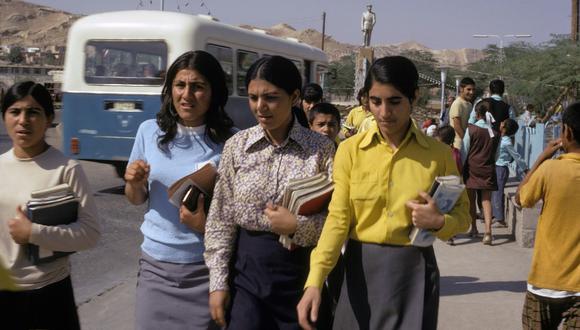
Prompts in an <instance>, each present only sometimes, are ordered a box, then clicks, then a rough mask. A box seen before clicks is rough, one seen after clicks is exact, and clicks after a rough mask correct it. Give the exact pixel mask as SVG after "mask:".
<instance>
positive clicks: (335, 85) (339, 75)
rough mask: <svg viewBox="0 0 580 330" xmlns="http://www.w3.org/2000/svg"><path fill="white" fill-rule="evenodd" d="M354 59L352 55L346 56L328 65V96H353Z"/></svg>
mask: <svg viewBox="0 0 580 330" xmlns="http://www.w3.org/2000/svg"><path fill="white" fill-rule="evenodd" d="M354 59H355V57H354V55H347V56H343V57H341V58H340V60H338V61H334V62H331V63H330V64H329V65H328V74H327V80H326V82H327V84H326V89H327V93H328V94H331V95H336V96H341V97H348V96H351V95H353V88H354V69H355V62H354V61H355V60H354Z"/></svg>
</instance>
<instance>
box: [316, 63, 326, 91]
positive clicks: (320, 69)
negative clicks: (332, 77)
mask: <svg viewBox="0 0 580 330" xmlns="http://www.w3.org/2000/svg"><path fill="white" fill-rule="evenodd" d="M327 71H328V69H327V68H326V67H325V66H324V65H320V64H318V65H316V77H315V79H316V83H317V84H319V85H320V86H322V88H324V85H325V83H326V81H325V78H326V72H327Z"/></svg>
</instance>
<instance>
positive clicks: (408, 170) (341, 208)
mask: <svg viewBox="0 0 580 330" xmlns="http://www.w3.org/2000/svg"><path fill="white" fill-rule="evenodd" d="M418 78H419V77H418V73H417V69H416V68H415V65H414V64H413V63H412V62H411V61H410V60H409V59H407V58H405V57H401V56H387V57H383V58H380V59H378V60H377V61H375V62H374V63H373V65H372V66H371V68H370V69H369V72H368V74H367V77H366V80H365V84H364V88H363V94H364V99H365V101H366V102H368V107H369V109H370V111H371V112H372V114H373V116H374V118H375V122H374V123H373V125H372V126H371V127H370V128H369V130H368V131H366V132H364V133H359V134H357V135H355V136H353V137H350V138H348V139H347V140H345V141H343V142H342V143H341V144H340V145H339V147H338V151H337V152H336V157H335V163H334V171H333V178H334V183H335V188H334V193H333V195H332V200H331V201H330V205H329V207H328V212H329V214H328V218H327V219H326V222H325V224H324V228H323V230H322V234H321V236H320V240H319V241H318V245H317V246H316V248H315V249H314V251H313V252H312V255H311V262H310V273H309V276H308V280H307V281H306V285H305V287H306V289H305V291H304V295H303V297H302V300H301V301H300V303H299V305H298V313H299V317H300V325H301V326H302V327H303V328H305V329H312V322H314V321H316V319H317V318H318V306H319V305H320V299H321V298H320V297H321V288H322V285H323V283H324V280H325V278H326V277H327V275H328V274H329V272H330V271H331V270H332V268H333V267H334V265H335V263H336V261H337V259H338V256H339V254H340V252H341V248H342V246H343V244H344V243H345V241H348V242H347V245H346V251H345V253H344V257H343V261H344V266H345V277H344V281H343V284H342V290H341V292H340V298H339V301H338V305H337V307H336V311H335V318H334V326H333V329H349V330H351V329H417V330H418V329H436V328H437V313H438V310H437V309H438V304H439V271H438V269H437V262H436V260H435V254H434V251H433V247H416V246H412V245H411V244H410V239H409V232H410V230H411V228H412V226H415V227H418V228H422V229H426V230H432V231H433V234H434V235H436V236H437V237H439V238H441V239H443V240H446V239H448V238H450V237H452V236H453V235H455V234H457V233H459V232H462V231H465V230H467V228H468V226H469V221H468V217H467V212H468V201H467V195H466V194H465V193H463V194H462V196H461V197H460V199H459V201H458V202H457V203H456V205H455V207H454V208H453V210H452V211H451V212H449V214H441V212H439V210H438V209H437V206H436V205H435V203H434V201H433V199H432V198H431V197H430V196H429V195H428V194H427V193H425V191H428V190H429V188H430V186H431V184H432V183H433V181H434V179H435V178H436V177H437V176H444V175H458V174H459V173H458V171H457V166H456V165H455V162H454V160H453V158H452V157H451V153H450V152H449V149H448V147H447V146H446V145H444V144H443V143H440V142H438V141H436V140H435V139H432V138H430V137H427V136H425V135H424V134H423V133H422V132H421V130H420V129H419V128H418V127H417V126H416V125H415V123H414V122H413V120H412V119H411V112H412V110H413V105H414V103H415V101H416V100H417V96H418V91H419V88H418ZM418 192H419V193H418Z"/></svg>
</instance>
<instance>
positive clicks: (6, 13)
mask: <svg viewBox="0 0 580 330" xmlns="http://www.w3.org/2000/svg"><path fill="white" fill-rule="evenodd" d="M80 17H81V16H79V15H73V14H70V13H67V12H63V11H59V10H56V9H53V8H49V7H44V6H38V5H34V4H30V3H27V2H24V1H18V0H0V45H5V46H10V45H18V46H23V47H47V46H65V44H66V36H67V32H68V29H69V27H70V26H71V24H72V23H73V22H74V21H75V20H77V19H78V18H80ZM241 27H243V28H249V29H251V28H254V27H253V26H249V25H243V26H241ZM261 29H263V30H266V31H267V32H268V33H269V34H272V35H275V36H279V37H292V38H297V39H298V40H300V41H301V42H304V43H306V44H309V45H313V46H315V47H320V43H321V40H322V34H321V33H320V32H318V31H316V30H314V29H306V30H302V31H298V30H296V29H295V28H293V27H292V26H290V25H288V24H277V25H274V26H272V27H270V28H261ZM359 47H360V46H358V45H351V44H347V43H341V42H339V41H337V40H335V39H334V38H333V37H332V36H328V35H327V36H326V37H325V43H324V48H325V52H326V53H327V54H328V57H329V59H330V60H331V61H335V60H337V59H339V58H341V57H342V56H344V55H349V54H352V53H353V52H355V51H356V50H358V48H359ZM374 48H375V56H377V57H380V56H385V55H390V54H398V53H400V51H401V50H405V49H414V50H423V51H430V52H432V53H433V55H434V57H435V58H436V59H437V60H438V61H439V62H440V63H442V64H452V65H460V66H464V65H466V64H469V63H472V62H475V61H478V60H479V59H481V58H482V56H483V54H482V52H481V51H480V50H476V49H444V50H431V49H429V48H427V47H425V46H423V45H421V44H419V43H416V42H412V41H411V42H405V43H400V44H395V45H375V46H374Z"/></svg>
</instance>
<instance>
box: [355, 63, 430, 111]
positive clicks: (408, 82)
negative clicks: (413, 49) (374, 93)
mask: <svg viewBox="0 0 580 330" xmlns="http://www.w3.org/2000/svg"><path fill="white" fill-rule="evenodd" d="M375 81H376V82H379V83H381V84H391V85H393V86H394V87H395V88H396V89H397V90H398V91H399V92H401V93H402V94H403V95H405V96H406V97H407V98H408V99H409V102H411V103H413V100H414V99H415V93H416V91H417V89H418V88H419V85H418V82H419V74H418V73H417V68H416V67H415V64H413V62H411V60H409V59H408V58H406V57H403V56H385V57H382V58H379V59H378V60H376V61H375V62H374V63H373V65H371V67H370V69H369V72H368V74H367V77H366V79H365V83H364V87H363V88H364V95H365V96H367V97H368V95H369V92H370V90H371V87H372V85H373V82H375Z"/></svg>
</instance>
